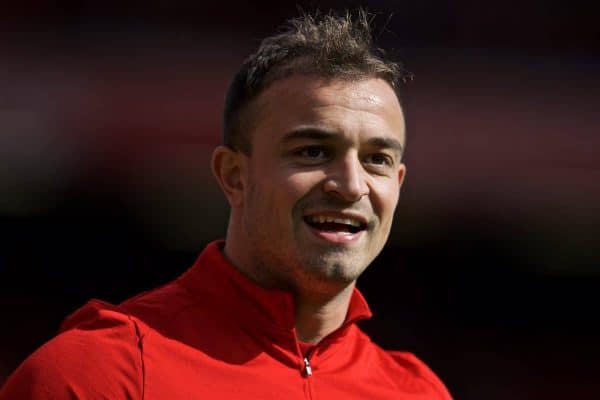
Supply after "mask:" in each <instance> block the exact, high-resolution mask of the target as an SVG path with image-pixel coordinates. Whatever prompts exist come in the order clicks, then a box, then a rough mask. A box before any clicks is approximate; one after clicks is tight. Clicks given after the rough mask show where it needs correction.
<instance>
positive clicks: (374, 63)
mask: <svg viewBox="0 0 600 400" xmlns="http://www.w3.org/2000/svg"><path fill="white" fill-rule="evenodd" d="M372 19H373V18H372V16H371V15H370V14H368V13H367V12H366V11H365V10H363V9H359V10H357V11H356V12H355V13H351V12H349V11H346V12H345V13H343V14H341V15H338V14H334V13H333V12H330V13H328V14H321V13H315V14H314V15H310V14H307V13H304V14H302V15H301V16H300V17H298V18H293V19H291V20H289V21H287V23H286V24H285V25H284V26H283V29H282V32H281V33H279V34H277V35H274V36H270V37H267V38H266V39H264V40H263V41H262V43H261V44H260V46H259V48H258V50H257V51H256V53H254V54H252V55H250V56H249V57H248V58H247V59H246V60H245V61H244V63H243V64H242V67H241V68H240V70H239V71H238V72H237V73H236V74H235V76H234V78H233V80H232V82H231V84H230V86H229V89H228V90H227V96H226V99H225V108H224V112H223V142H224V144H225V145H226V146H228V147H230V148H232V149H234V150H239V151H242V152H244V153H246V154H250V153H251V145H250V137H249V134H248V133H247V132H244V131H243V129H242V127H241V124H242V118H241V117H242V113H243V112H244V110H245V108H246V106H247V105H248V104H249V103H250V102H251V101H252V100H253V99H255V98H256V97H257V96H258V95H259V94H260V93H261V92H262V91H264V90H265V89H266V88H267V87H268V86H269V85H270V84H271V83H273V82H274V81H276V80H278V79H282V78H285V77H289V76H291V75H294V74H304V75H317V76H320V77H324V78H335V79H343V80H352V81H353V80H360V79H364V78H370V77H375V78H381V79H383V80H385V81H386V82H387V83H389V85H390V86H391V87H392V88H393V89H394V91H395V92H396V95H397V96H398V86H399V84H400V82H405V81H406V80H408V79H412V75H411V74H410V73H409V72H407V71H406V70H404V69H403V68H402V66H401V64H400V63H397V62H393V61H391V60H388V59H387V58H386V56H385V53H384V51H383V50H382V49H380V48H377V47H374V46H373V44H372V35H371V22H372Z"/></svg>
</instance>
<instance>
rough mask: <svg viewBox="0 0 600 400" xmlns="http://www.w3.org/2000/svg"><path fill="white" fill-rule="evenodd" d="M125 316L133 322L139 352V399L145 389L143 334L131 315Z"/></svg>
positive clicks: (142, 397) (142, 398) (141, 398)
mask: <svg viewBox="0 0 600 400" xmlns="http://www.w3.org/2000/svg"><path fill="white" fill-rule="evenodd" d="M127 317H128V318H129V320H130V321H131V323H132V324H133V329H134V333H135V338H136V344H137V347H138V350H139V352H140V375H141V376H140V400H144V392H145V389H146V368H145V364H144V346H143V343H142V340H143V335H142V333H141V330H140V327H139V325H138V324H137V322H136V321H135V319H133V318H132V317H131V315H127Z"/></svg>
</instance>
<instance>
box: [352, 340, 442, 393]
mask: <svg viewBox="0 0 600 400" xmlns="http://www.w3.org/2000/svg"><path fill="white" fill-rule="evenodd" d="M361 333H362V335H363V339H364V340H367V341H368V342H369V347H370V348H371V354H372V365H373V364H374V365H376V367H377V368H378V369H379V370H380V371H381V374H383V375H386V376H387V380H388V381H389V382H390V383H391V384H393V385H395V386H397V387H398V388H401V389H402V390H408V391H411V392H418V393H426V394H427V398H428V399H436V400H451V399H452V396H450V393H449V392H448V389H447V388H446V386H445V385H444V383H443V382H442V381H441V379H440V378H438V376H437V375H436V374H435V373H434V372H433V371H432V370H431V369H430V368H429V367H428V366H427V365H426V364H425V363H424V362H423V361H422V360H420V359H419V358H418V357H417V356H415V355H414V354H413V353H410V352H406V351H394V350H384V349H382V348H381V347H380V346H379V345H377V344H375V343H373V342H372V341H371V340H370V339H369V338H368V336H367V335H366V334H364V333H363V332H361Z"/></svg>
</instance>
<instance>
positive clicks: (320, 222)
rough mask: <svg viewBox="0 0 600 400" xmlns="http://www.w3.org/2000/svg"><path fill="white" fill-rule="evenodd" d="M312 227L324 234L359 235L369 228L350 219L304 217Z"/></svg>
mask: <svg viewBox="0 0 600 400" xmlns="http://www.w3.org/2000/svg"><path fill="white" fill-rule="evenodd" d="M304 222H306V223H307V224H308V225H309V226H310V227H312V228H314V229H317V230H319V231H323V232H338V233H349V234H353V233H358V232H360V231H363V230H365V229H366V228H367V226H366V224H365V223H363V222H361V221H359V220H357V219H355V218H349V217H330V216H323V215H310V216H306V217H304Z"/></svg>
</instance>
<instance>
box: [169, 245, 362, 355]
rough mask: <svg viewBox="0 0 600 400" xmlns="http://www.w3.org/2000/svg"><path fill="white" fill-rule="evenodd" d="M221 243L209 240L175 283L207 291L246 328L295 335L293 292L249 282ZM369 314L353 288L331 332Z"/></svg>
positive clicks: (337, 331) (359, 294) (187, 287)
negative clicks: (338, 323)
mask: <svg viewBox="0 0 600 400" xmlns="http://www.w3.org/2000/svg"><path fill="white" fill-rule="evenodd" d="M224 244H225V241H224V240H217V241H214V242H211V243H209V244H208V245H207V246H206V248H205V249H204V250H203V251H202V253H200V255H199V257H198V258H197V260H196V262H195V263H194V265H193V266H192V267H191V268H190V269H189V270H188V271H186V272H185V273H184V274H183V275H182V276H181V277H180V278H179V279H178V283H179V284H180V285H182V286H183V287H185V288H186V289H188V290H189V291H190V292H192V293H193V292H202V293H205V294H206V293H208V294H209V296H210V297H212V298H213V300H214V301H218V303H219V307H221V308H224V309H227V310H228V311H229V312H231V313H233V314H232V315H233V316H234V317H235V318H239V319H240V320H242V321H244V322H246V323H247V325H246V326H247V327H248V329H257V330H258V329H263V330H264V329H266V330H267V331H268V333H270V334H271V335H278V336H279V335H284V336H287V337H289V336H290V333H291V331H293V332H294V336H293V337H294V338H295V317H294V315H295V314H294V299H293V296H292V294H291V293H289V292H286V291H282V290H276V289H266V288H263V287H260V286H258V285H257V284H256V283H254V282H253V281H251V280H250V279H249V278H247V277H246V276H245V275H243V274H242V273H241V272H240V271H239V270H238V269H237V268H236V267H234V266H233V265H232V264H231V262H229V260H227V259H226V258H225V256H224V255H223V252H222V248H223V246H224ZM371 315H372V313H371V310H370V309H369V306H368V304H367V302H366V300H365V298H364V297H363V295H362V294H361V293H360V291H359V290H358V289H356V288H354V291H353V293H352V297H351V299H350V304H349V307H348V312H347V314H346V319H345V321H344V323H343V324H342V326H341V327H340V328H338V329H337V330H336V331H335V332H334V333H333V334H332V335H334V336H339V335H341V334H343V333H344V331H346V330H347V329H348V328H349V327H350V326H352V325H353V324H354V323H355V322H357V321H359V320H362V319H368V318H370V317H371ZM263 333H267V332H263ZM332 335H330V336H332ZM294 345H295V342H294Z"/></svg>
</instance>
